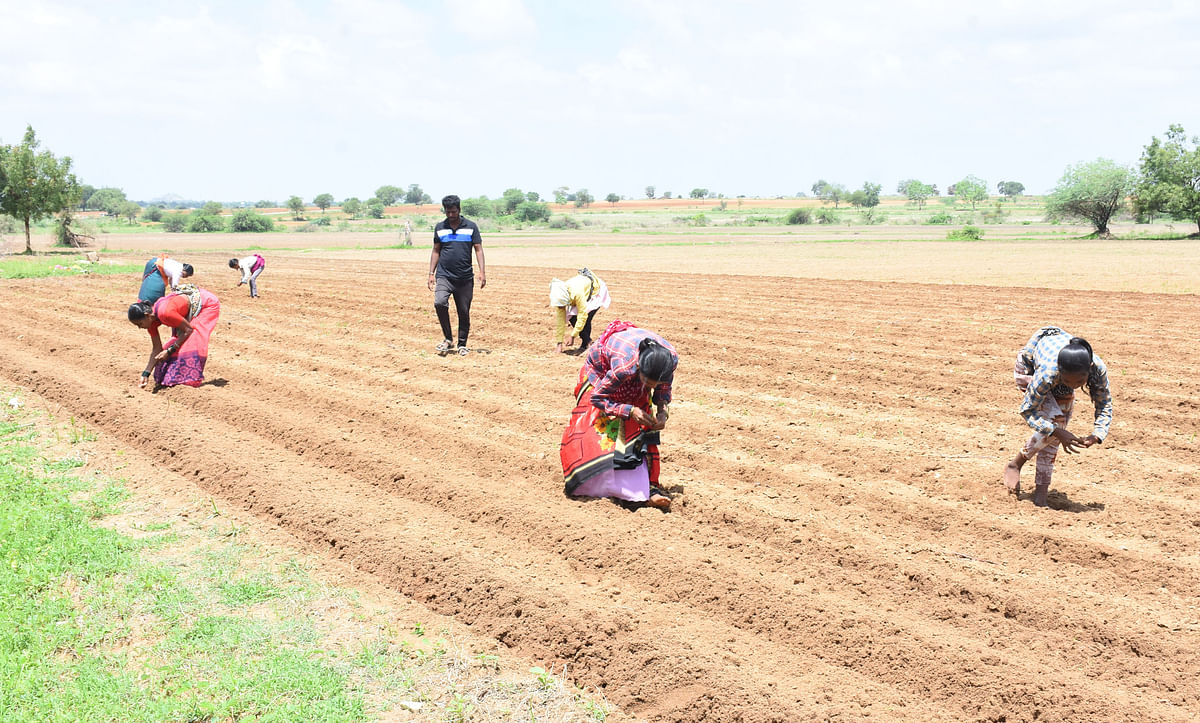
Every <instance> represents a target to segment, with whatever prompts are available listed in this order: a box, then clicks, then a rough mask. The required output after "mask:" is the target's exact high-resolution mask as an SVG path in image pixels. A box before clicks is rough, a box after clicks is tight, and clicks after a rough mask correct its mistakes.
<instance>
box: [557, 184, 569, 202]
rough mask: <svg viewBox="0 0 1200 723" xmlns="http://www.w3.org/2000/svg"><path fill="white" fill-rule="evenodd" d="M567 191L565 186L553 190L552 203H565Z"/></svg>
mask: <svg viewBox="0 0 1200 723" xmlns="http://www.w3.org/2000/svg"><path fill="white" fill-rule="evenodd" d="M568 190H570V189H568V188H567V187H566V186H559V187H558V188H556V189H554V202H555V203H566V202H567V191H568Z"/></svg>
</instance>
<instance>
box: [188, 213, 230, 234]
mask: <svg viewBox="0 0 1200 723" xmlns="http://www.w3.org/2000/svg"><path fill="white" fill-rule="evenodd" d="M187 230H188V232H189V233H211V232H214V231H224V230H225V222H224V221H222V220H221V217H220V216H209V215H206V214H203V213H197V214H196V215H194V216H192V217H191V218H189V219H188V222H187Z"/></svg>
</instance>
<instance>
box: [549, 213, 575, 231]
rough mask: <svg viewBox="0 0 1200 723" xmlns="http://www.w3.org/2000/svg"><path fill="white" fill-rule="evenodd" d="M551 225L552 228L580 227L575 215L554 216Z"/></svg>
mask: <svg viewBox="0 0 1200 723" xmlns="http://www.w3.org/2000/svg"><path fill="white" fill-rule="evenodd" d="M549 225H550V228H579V221H578V220H576V219H575V217H574V216H553V217H551V219H550V223H549Z"/></svg>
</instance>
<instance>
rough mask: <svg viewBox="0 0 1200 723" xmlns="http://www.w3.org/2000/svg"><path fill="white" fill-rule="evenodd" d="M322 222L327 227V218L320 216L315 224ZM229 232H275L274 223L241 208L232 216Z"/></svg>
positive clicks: (259, 214) (258, 214)
mask: <svg viewBox="0 0 1200 723" xmlns="http://www.w3.org/2000/svg"><path fill="white" fill-rule="evenodd" d="M321 221H324V222H325V224H324V225H326V226H328V225H329V217H328V216H322V217H321V218H319V219H317V221H316V223H319V222H321ZM229 230H230V231H242V232H250V233H262V232H266V231H274V230H275V222H274V221H272V220H271V219H269V218H267V217H266V216H264V215H262V214H261V213H255V212H254V211H251V210H250V209H248V208H243V209H242V210H240V211H237V212H236V213H234V214H233V218H232V219H231V220H230V222H229Z"/></svg>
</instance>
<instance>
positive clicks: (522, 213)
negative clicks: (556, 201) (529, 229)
mask: <svg viewBox="0 0 1200 723" xmlns="http://www.w3.org/2000/svg"><path fill="white" fill-rule="evenodd" d="M513 216H514V217H515V218H516V219H517V220H518V221H527V222H532V221H548V220H550V205H549V204H546V203H538V202H536V201H522V202H520V203H518V204H517V207H516V208H515V209H513Z"/></svg>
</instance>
